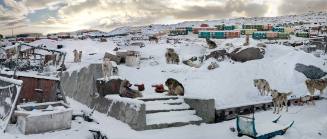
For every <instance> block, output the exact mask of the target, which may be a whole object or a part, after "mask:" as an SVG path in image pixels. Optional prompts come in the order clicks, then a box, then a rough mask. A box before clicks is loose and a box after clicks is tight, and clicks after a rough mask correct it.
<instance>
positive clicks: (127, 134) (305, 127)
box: [0, 99, 327, 139]
mask: <svg viewBox="0 0 327 139" xmlns="http://www.w3.org/2000/svg"><path fill="white" fill-rule="evenodd" d="M69 103H70V104H71V106H72V108H73V109H74V111H75V112H79V111H80V110H86V109H88V108H87V107H86V106H84V105H82V104H80V103H78V102H76V101H75V100H73V99H69ZM326 106H327V100H321V101H316V105H315V106H313V105H305V106H292V107H290V108H289V111H288V112H282V113H281V115H282V117H281V119H280V121H279V123H280V124H288V123H289V122H291V121H293V120H294V121H295V123H294V125H293V126H292V127H291V128H290V129H289V130H288V131H287V132H286V134H285V135H283V136H277V137H275V138H276V139H325V138H327V109H326ZM88 110H90V109H88ZM94 117H95V119H96V121H98V122H99V124H96V123H88V122H85V121H83V120H82V119H77V120H75V121H73V123H72V128H71V129H69V130H63V131H55V132H50V133H44V134H35V135H23V134H21V133H20V132H19V131H17V130H9V131H10V132H7V133H5V134H4V133H0V138H1V139H17V138H18V139H19V138H22V139H44V138H46V139H72V138H76V139H92V138H91V134H90V133H89V131H88V130H89V129H99V130H101V131H102V132H103V133H105V134H107V136H108V137H109V139H130V138H134V139H153V138H156V139H176V138H178V139H199V138H203V139H208V138H224V139H243V138H244V139H245V138H248V137H246V136H243V137H241V138H239V137H237V134H236V132H231V131H230V130H229V128H230V127H235V123H236V121H235V120H231V121H226V122H222V123H215V124H201V125H199V126H197V125H188V126H183V127H176V128H169V129H159V130H147V131H135V130H133V129H131V128H130V127H129V126H128V125H127V124H125V123H123V122H121V121H118V120H116V119H114V118H112V117H107V116H106V115H105V114H101V113H98V112H95V113H94ZM276 117H277V115H273V114H272V110H268V111H263V112H257V113H255V118H256V123H258V124H260V123H261V124H262V123H265V122H270V121H271V120H272V119H274V118H276ZM265 128H270V127H265ZM13 129H15V128H13Z"/></svg>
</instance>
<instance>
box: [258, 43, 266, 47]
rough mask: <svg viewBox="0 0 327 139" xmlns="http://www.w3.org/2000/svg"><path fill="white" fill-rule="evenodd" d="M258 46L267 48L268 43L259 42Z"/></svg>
mask: <svg viewBox="0 0 327 139" xmlns="http://www.w3.org/2000/svg"><path fill="white" fill-rule="evenodd" d="M257 47H262V48H266V47H267V45H266V44H264V43H258V44H257Z"/></svg>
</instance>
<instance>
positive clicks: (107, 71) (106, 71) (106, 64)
mask: <svg viewBox="0 0 327 139" xmlns="http://www.w3.org/2000/svg"><path fill="white" fill-rule="evenodd" d="M102 73H103V78H104V79H105V80H106V81H108V77H110V76H111V73H112V64H111V62H110V59H109V58H104V59H103V63H102Z"/></svg>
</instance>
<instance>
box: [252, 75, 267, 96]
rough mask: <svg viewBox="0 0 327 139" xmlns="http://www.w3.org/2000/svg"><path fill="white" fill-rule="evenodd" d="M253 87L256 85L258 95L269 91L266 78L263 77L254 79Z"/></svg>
mask: <svg viewBox="0 0 327 139" xmlns="http://www.w3.org/2000/svg"><path fill="white" fill-rule="evenodd" d="M253 84H254V87H257V88H258V90H259V92H260V95H261V96H264V95H268V94H269V92H270V86H269V83H268V81H267V80H265V79H254V80H253Z"/></svg>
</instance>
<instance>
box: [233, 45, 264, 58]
mask: <svg viewBox="0 0 327 139" xmlns="http://www.w3.org/2000/svg"><path fill="white" fill-rule="evenodd" d="M264 52H265V51H264V49H259V48H254V47H250V48H246V49H242V50H241V48H236V49H235V50H234V51H233V52H231V53H230V54H229V56H230V58H231V59H232V60H234V61H239V62H246V61H249V60H255V59H262V58H263V57H264Z"/></svg>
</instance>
